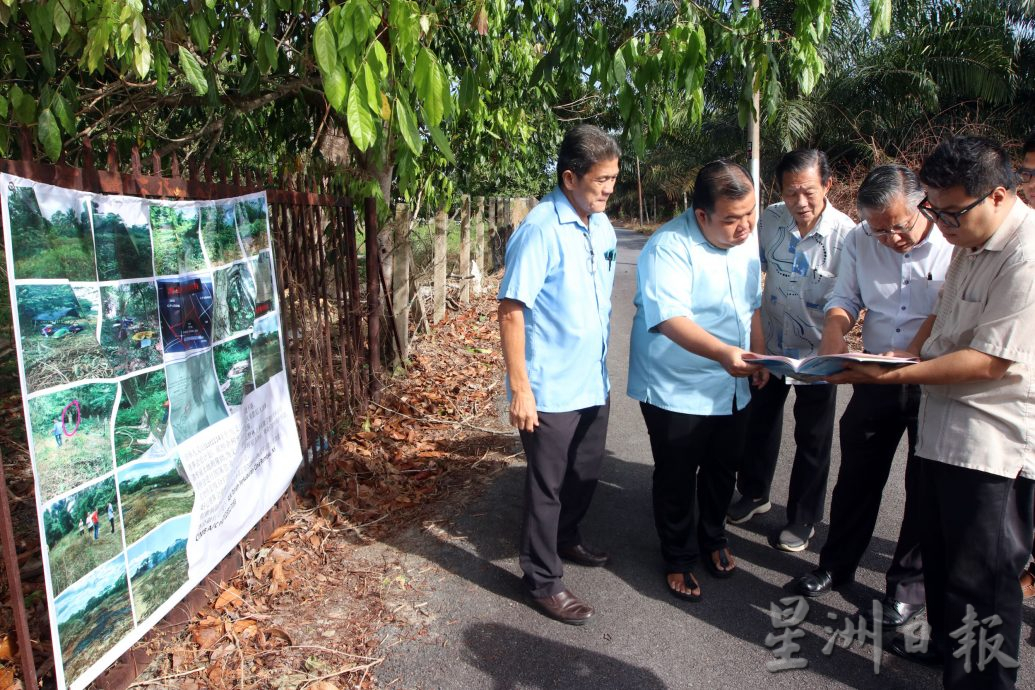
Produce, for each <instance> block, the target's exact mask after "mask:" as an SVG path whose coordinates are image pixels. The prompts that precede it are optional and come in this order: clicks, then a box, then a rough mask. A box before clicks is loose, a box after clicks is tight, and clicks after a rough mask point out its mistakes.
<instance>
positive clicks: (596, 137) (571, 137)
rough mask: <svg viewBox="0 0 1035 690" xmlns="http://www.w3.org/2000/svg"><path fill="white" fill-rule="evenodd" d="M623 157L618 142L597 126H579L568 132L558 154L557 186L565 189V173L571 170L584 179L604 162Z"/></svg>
mask: <svg viewBox="0 0 1035 690" xmlns="http://www.w3.org/2000/svg"><path fill="white" fill-rule="evenodd" d="M621 157H622V150H621V149H620V148H618V142H616V141H615V140H614V137H612V136H611V135H610V134H608V133H607V132H605V131H604V130H602V129H600V128H599V127H596V126H595V125H579V126H577V127H575V128H573V129H570V130H568V133H567V134H565V135H564V140H563V141H562V142H561V149H560V151H559V152H558V154H557V184H558V185H560V186H561V188H562V189H563V188H564V171H565V170H571V171H572V172H573V173H575V177H582V176H583V175H585V174H586V173H587V172H589V169H590V168H592V167H593V166H594V165H596V164H597V163H600V162H602V161H610V160H614V159H616V158H621Z"/></svg>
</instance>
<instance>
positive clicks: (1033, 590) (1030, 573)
mask: <svg viewBox="0 0 1035 690" xmlns="http://www.w3.org/2000/svg"><path fill="white" fill-rule="evenodd" d="M1021 594H1022V595H1023V596H1024V598H1025V599H1030V598H1032V597H1035V561H1032V562H1031V563H1029V564H1028V567H1027V568H1025V569H1024V572H1023V573H1021Z"/></svg>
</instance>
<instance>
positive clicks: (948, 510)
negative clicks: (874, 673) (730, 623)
mask: <svg viewBox="0 0 1035 690" xmlns="http://www.w3.org/2000/svg"><path fill="white" fill-rule="evenodd" d="M919 177H920V181H921V182H922V183H923V185H924V187H925V189H926V191H927V196H926V197H925V198H924V200H923V201H921V202H920V204H919V206H918V208H919V209H920V212H921V214H923V215H924V217H925V218H928V219H930V220H932V221H934V222H935V223H937V225H938V227H939V229H941V231H942V234H943V235H945V239H947V240H948V241H949V242H950V243H951V244H953V245H954V246H955V249H954V250H953V253H952V261H951V262H950V264H949V268H948V269H947V270H946V273H945V285H944V287H943V288H942V291H941V294H940V295H939V297H938V302H937V307H936V311H935V316H933V317H930V318H928V320H927V321H925V322H924V325H923V326H921V327H920V330H919V331H918V333H917V337H916V338H915V339H914V341H913V343H912V344H911V347H910V350H911V351H912V352H915V353H919V354H920V356H921V359H922V360H923V361H921V362H919V363H918V364H913V365H911V366H907V367H901V368H898V369H887V368H883V367H879V366H875V365H872V364H855V363H853V364H850V365H849V367H850V368H851V371H850V372H846V373H843V374H837V375H835V376H832V377H830V379H829V380H830V381H831V382H832V383H882V384H920V386H921V399H920V412H919V424H918V426H919V434H918V437H919V438H918V441H917V446H916V455H917V459H918V460H919V463H918V464H919V469H920V472H921V483H920V484H921V491H920V510H919V512H920V515H922V525H921V532H920V542H921V546H922V549H923V554H924V587H925V588H926V593H927V620H928V622H929V623H930V624H931V645H930V646H929V647H928V649H927V654H928V655H929V656H933V657H934V659H935V660H937V661H940V662H941V663H942V664H944V667H945V668H944V671H943V677H942V678H943V682H944V684H945V687H947V688H982V690H985V689H988V688H1012V687H1015V685H1016V682H1017V667H1018V665H1019V662H1018V652H1019V647H1020V637H1021V586H1020V583H1019V582H1018V574H1019V573H1020V572H1021V569H1022V568H1024V565H1025V563H1026V562H1027V559H1028V555H1029V553H1030V552H1031V534H1032V529H1033V527H1032V502H1033V491H1032V484H1031V482H1022V481H1018V480H1019V478H1022V479H1031V478H1033V477H1035V438H1033V435H1032V431H1031V429H1032V413H1033V410H1035V380H1033V370H1035V211H1033V210H1032V209H1030V208H1028V207H1027V206H1025V205H1024V204H1023V203H1021V202H1020V201H1019V199H1018V197H1017V192H1016V175H1015V174H1014V171H1013V169H1012V166H1011V165H1010V159H1009V157H1008V156H1007V154H1006V151H1005V150H1004V149H1003V148H1002V146H1000V145H999V144H997V143H995V142H993V141H991V140H989V139H983V138H979V137H959V138H954V139H947V140H945V141H943V142H941V143H940V144H939V145H938V146H937V148H935V150H934V151H933V152H932V153H931V154H930V155H929V156H928V157H927V159H926V160H925V161H924V164H923V167H921V169H920V175H919ZM968 626H970V627H968ZM976 627H980V631H978V630H975V629H974V628H976ZM968 630H969V631H970V639H973V637H974V636H976V635H978V634H979V632H980V636H981V639H982V640H986V639H988V640H989V641H990V642H992V641H994V653H992V654H989V655H987V656H986V654H987V652H988V651H989V650H987V649H984V650H980V652H979V651H975V650H973V649H971V648H970V647H968V646H967V644H968V639H967V638H968V636H967V634H966V633H967V631H968ZM992 638H994V640H993V639H992ZM892 651H893V652H896V653H898V654H901V655H905V656H915V655H917V654H918V653H921V652H922V651H923V650H917V649H916V648H912V649H911V648H910V645H908V644H907V643H905V642H904V641H903V640H901V639H896V640H895V641H894V642H893V643H892ZM979 653H980V654H981V656H980V657H978V654H979ZM975 657H977V658H975Z"/></svg>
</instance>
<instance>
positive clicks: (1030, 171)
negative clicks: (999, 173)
mask: <svg viewBox="0 0 1035 690" xmlns="http://www.w3.org/2000/svg"><path fill="white" fill-rule="evenodd" d="M1017 175H1018V176H1019V177H1020V178H1021V182H1023V183H1024V184H1028V183H1029V182H1031V176H1032V175H1035V168H1017Z"/></svg>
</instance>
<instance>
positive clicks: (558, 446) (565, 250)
mask: <svg viewBox="0 0 1035 690" xmlns="http://www.w3.org/2000/svg"><path fill="white" fill-rule="evenodd" d="M620 155H621V152H620V150H619V148H618V145H617V144H616V143H615V141H614V139H612V138H611V137H610V136H608V135H607V134H606V133H605V132H603V131H602V130H601V129H599V128H597V127H594V126H592V125H580V126H578V127H576V128H574V129H573V130H571V131H570V132H568V134H567V135H566V136H565V137H564V141H563V142H562V143H561V148H560V153H559V155H558V160H557V181H558V186H557V188H556V189H554V191H553V192H551V193H550V194H548V195H547V196H546V197H544V198H543V199H542V201H541V202H540V203H539V205H538V206H536V207H535V208H534V209H533V210H532V212H531V213H529V214H528V216H527V217H526V218H525V220H524V222H523V223H522V224H521V226H520V227H519V228H518V229H517V231H516V232H515V233H514V235H513V236H512V237H511V238H510V241H509V242H508V243H507V254H506V270H505V273H504V276H503V280H502V282H501V283H500V291H499V295H498V299H499V300H500V305H499V321H500V335H501V340H502V344H503V358H504V361H505V363H506V367H507V395H508V398H509V400H510V423H511V424H513V425H514V426H516V427H517V428H518V431H519V432H520V434H521V443H522V446H523V447H524V450H525V457H526V460H527V462H528V471H527V475H526V482H525V518H524V528H523V531H522V536H521V547H520V558H519V560H520V564H521V570H522V571H523V572H524V578H523V580H524V583H525V586H526V587H527V589H528V592H529V594H530V596H531V598H532V601H533V602H534V604H535V605H536V606H537V607H538V608H539V609H540V610H541V611H542V612H543V613H545V614H546V615H547V616H550V617H551V618H554V619H556V620H559V621H561V622H562V623H569V624H572V625H581V624H583V623H585V622H586V621H588V620H589V618H590V617H591V616H592V615H593V609H592V607H590V606H589V605H588V604H586V603H585V602H583V601H582V600H581V599H579V598H578V597H576V596H575V595H574V594H572V593H571V592H570V591H569V590H568V589H567V588H566V587H565V585H564V582H563V580H562V577H563V567H562V564H561V559H562V558H563V559H564V560H568V561H572V562H574V563H578V564H580V565H585V566H591V567H592V566H603V565H605V564H606V563H607V562H608V556H607V554H606V553H603V552H600V551H596V550H594V549H593V548H591V547H589V546H588V545H586V544H584V543H583V541H582V536H581V534H580V533H579V523H580V522H581V520H582V518H583V516H585V514H586V511H587V510H588V509H589V504H590V501H591V499H592V497H593V491H594V489H595V488H596V484H597V479H598V477H599V476H600V466H601V463H602V461H603V457H604V442H605V440H606V436H607V419H608V411H609V399H608V393H609V387H610V384H609V382H608V378H607V366H606V357H607V338H608V335H609V332H610V319H611V288H612V286H613V285H614V276H615V250H616V237H615V232H614V228H613V227H611V223H610V221H608V219H607V216H606V215H605V214H604V210H605V208H606V205H607V199H608V197H609V196H610V195H611V193H612V192H613V191H614V184H615V179H616V178H617V177H618V160H619V157H620Z"/></svg>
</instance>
